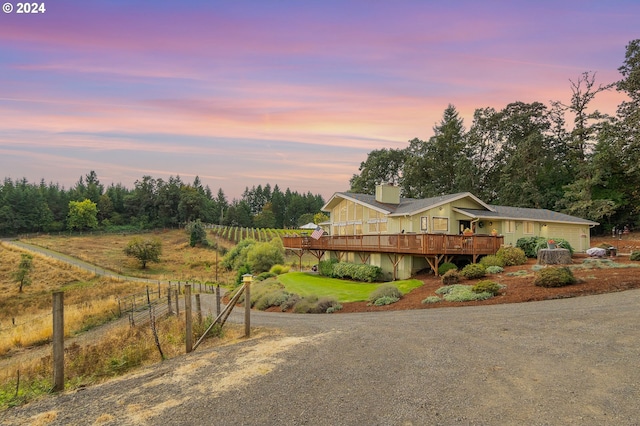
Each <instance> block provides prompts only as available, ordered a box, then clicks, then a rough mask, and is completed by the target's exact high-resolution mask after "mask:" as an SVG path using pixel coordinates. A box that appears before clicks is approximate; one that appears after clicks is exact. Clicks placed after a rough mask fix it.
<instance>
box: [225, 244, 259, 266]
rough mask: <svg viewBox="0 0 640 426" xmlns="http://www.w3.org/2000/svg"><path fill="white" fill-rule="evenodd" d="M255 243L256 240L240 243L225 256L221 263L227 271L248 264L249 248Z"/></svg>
mask: <svg viewBox="0 0 640 426" xmlns="http://www.w3.org/2000/svg"><path fill="white" fill-rule="evenodd" d="M255 243H256V240H251V239H245V240H242V241H240V242H239V243H238V244H237V245H235V246H234V247H233V248H232V249H231V250H229V251H228V252H227V253H226V254H225V255H224V257H223V258H222V261H221V262H220V263H221V264H222V266H223V267H224V268H225V269H226V270H227V271H231V270H233V269H237V268H238V267H239V266H240V265H242V264H243V263H246V261H247V252H248V251H249V248H250V247H251V246H252V245H253V244H255Z"/></svg>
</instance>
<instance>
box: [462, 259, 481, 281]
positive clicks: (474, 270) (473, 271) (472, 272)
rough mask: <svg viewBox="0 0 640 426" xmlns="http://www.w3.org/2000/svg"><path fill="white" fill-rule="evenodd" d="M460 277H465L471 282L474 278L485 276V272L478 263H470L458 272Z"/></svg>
mask: <svg viewBox="0 0 640 426" xmlns="http://www.w3.org/2000/svg"><path fill="white" fill-rule="evenodd" d="M460 275H462V276H463V277H465V278H466V279H468V280H472V279H474V278H482V277H484V276H485V275H486V271H485V270H484V266H482V265H481V264H479V263H470V264H468V265H467V266H465V267H464V268H462V271H460Z"/></svg>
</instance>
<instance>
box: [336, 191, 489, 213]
mask: <svg viewBox="0 0 640 426" xmlns="http://www.w3.org/2000/svg"><path fill="white" fill-rule="evenodd" d="M336 196H339V197H340V198H347V199H352V200H354V201H358V202H360V203H363V204H367V205H368V206H371V207H373V208H375V209H377V210H380V211H383V212H385V213H386V214H388V215H391V216H402V215H407V214H415V213H418V212H420V211H423V210H427V209H430V208H432V207H435V206H439V205H441V204H447V203H449V202H452V201H454V200H457V199H460V198H464V197H473V198H474V199H476V201H478V202H479V203H480V204H484V203H483V202H482V201H481V200H480V199H478V198H476V197H475V196H474V195H473V194H471V193H469V192H458V193H456V194H450V195H442V196H439V197H431V198H421V199H416V198H400V204H387V203H381V202H379V201H376V197H375V196H374V195H369V194H357V193H353V192H336V193H335V194H334V195H333V197H331V199H330V200H329V201H328V202H327V204H326V205H325V207H326V206H327V205H329V204H330V203H331V201H332V200H333V199H334V198H335V197H336ZM487 207H489V206H487Z"/></svg>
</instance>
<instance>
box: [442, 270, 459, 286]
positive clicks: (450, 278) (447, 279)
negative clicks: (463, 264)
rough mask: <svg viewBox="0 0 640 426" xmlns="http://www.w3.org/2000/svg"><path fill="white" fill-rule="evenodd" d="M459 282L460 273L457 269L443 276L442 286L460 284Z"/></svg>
mask: <svg viewBox="0 0 640 426" xmlns="http://www.w3.org/2000/svg"><path fill="white" fill-rule="evenodd" d="M459 282H460V273H459V272H458V270H457V269H449V270H448V271H447V272H446V273H445V274H444V275H443V276H442V284H444V285H452V284H458V283H459Z"/></svg>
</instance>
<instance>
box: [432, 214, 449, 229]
mask: <svg viewBox="0 0 640 426" xmlns="http://www.w3.org/2000/svg"><path fill="white" fill-rule="evenodd" d="M448 230H449V218H448V217H434V218H433V232H447V231H448Z"/></svg>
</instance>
